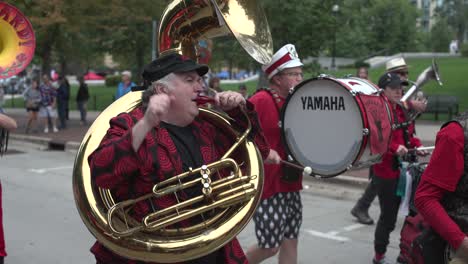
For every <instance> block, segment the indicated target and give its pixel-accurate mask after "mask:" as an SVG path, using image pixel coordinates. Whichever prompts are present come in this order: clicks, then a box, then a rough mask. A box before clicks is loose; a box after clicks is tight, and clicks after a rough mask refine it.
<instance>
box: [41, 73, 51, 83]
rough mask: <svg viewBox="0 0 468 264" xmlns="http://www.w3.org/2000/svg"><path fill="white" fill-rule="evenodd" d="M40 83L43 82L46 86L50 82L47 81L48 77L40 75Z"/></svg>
mask: <svg viewBox="0 0 468 264" xmlns="http://www.w3.org/2000/svg"><path fill="white" fill-rule="evenodd" d="M42 81H43V82H44V83H46V84H48V83H49V81H50V80H49V76H47V75H45V74H44V75H42Z"/></svg>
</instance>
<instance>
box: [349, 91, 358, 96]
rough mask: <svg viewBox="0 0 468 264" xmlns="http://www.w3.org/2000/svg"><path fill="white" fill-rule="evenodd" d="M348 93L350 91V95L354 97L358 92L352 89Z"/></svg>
mask: <svg viewBox="0 0 468 264" xmlns="http://www.w3.org/2000/svg"><path fill="white" fill-rule="evenodd" d="M350 93H351V95H352V96H353V97H356V95H357V94H358V92H357V91H354V90H353V91H350Z"/></svg>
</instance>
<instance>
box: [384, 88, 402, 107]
mask: <svg viewBox="0 0 468 264" xmlns="http://www.w3.org/2000/svg"><path fill="white" fill-rule="evenodd" d="M384 94H385V96H387V98H388V100H390V102H391V103H394V104H397V103H398V102H400V99H401V97H402V96H403V89H402V87H401V86H399V87H398V88H392V87H390V86H387V88H385V89H384Z"/></svg>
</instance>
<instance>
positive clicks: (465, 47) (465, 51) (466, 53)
mask: <svg viewBox="0 0 468 264" xmlns="http://www.w3.org/2000/svg"><path fill="white" fill-rule="evenodd" d="M460 53H461V55H462V56H463V57H468V43H465V44H462V45H461V47H460Z"/></svg>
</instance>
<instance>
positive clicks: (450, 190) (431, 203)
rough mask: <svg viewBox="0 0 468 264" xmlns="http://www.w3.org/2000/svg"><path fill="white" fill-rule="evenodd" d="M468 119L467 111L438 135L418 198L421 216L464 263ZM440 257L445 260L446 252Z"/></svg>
mask: <svg viewBox="0 0 468 264" xmlns="http://www.w3.org/2000/svg"><path fill="white" fill-rule="evenodd" d="M467 120H468V112H464V113H462V114H461V115H460V116H459V117H458V118H456V121H451V122H449V123H446V124H444V125H443V126H442V128H441V129H440V131H439V132H438V133H437V137H436V143H435V149H434V152H433V153H432V157H431V160H430V162H429V164H428V166H427V168H426V170H425V171H424V173H423V175H422V178H421V182H420V184H419V185H418V188H417V190H416V196H415V205H416V208H418V211H419V213H420V214H421V215H422V216H423V217H424V219H425V220H426V221H427V222H428V223H429V225H430V226H431V227H432V229H433V230H435V231H436V232H437V233H438V234H439V235H440V236H441V237H442V238H443V239H444V240H445V241H447V242H448V244H449V245H450V246H451V247H452V248H454V249H456V250H457V254H456V256H457V257H458V258H461V259H462V261H463V263H467V262H468V237H467V236H466V234H467V232H468V225H467V223H468V215H467V213H466V212H467V208H468V202H467V200H466V198H465V197H467V195H468V191H467V189H468V188H467V187H468V184H467V180H468V177H467V167H466V163H465V160H466V158H467V157H468V155H467V147H466V145H467V143H468V142H467V140H466V137H467V135H468V127H467V124H468V122H467ZM436 255H437V256H438V257H437V259H439V260H440V259H441V257H442V259H443V251H442V250H441V251H440V252H438V254H436ZM434 263H435V262H434ZM439 263H441V262H439Z"/></svg>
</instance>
